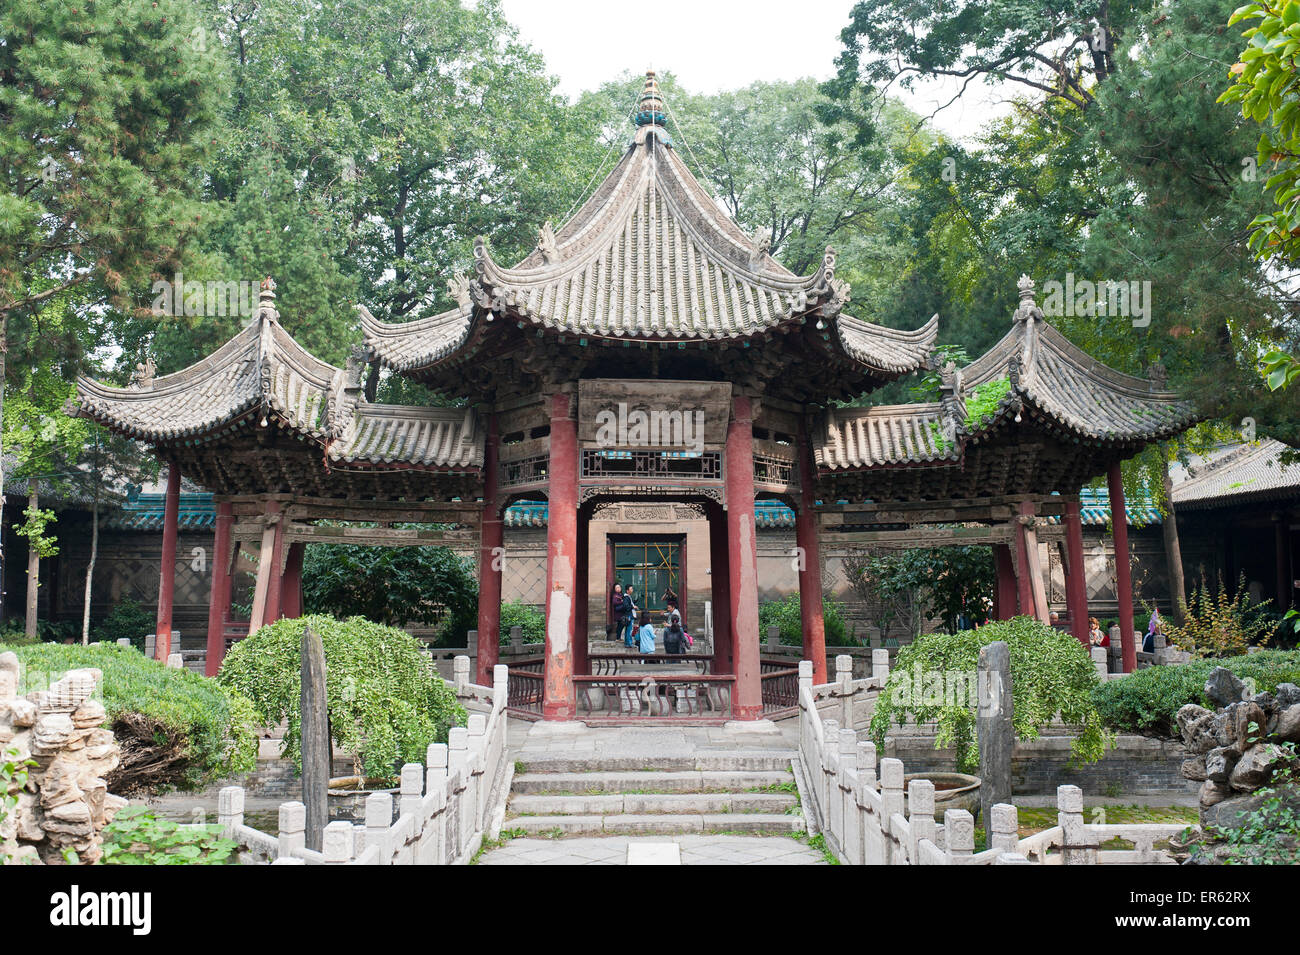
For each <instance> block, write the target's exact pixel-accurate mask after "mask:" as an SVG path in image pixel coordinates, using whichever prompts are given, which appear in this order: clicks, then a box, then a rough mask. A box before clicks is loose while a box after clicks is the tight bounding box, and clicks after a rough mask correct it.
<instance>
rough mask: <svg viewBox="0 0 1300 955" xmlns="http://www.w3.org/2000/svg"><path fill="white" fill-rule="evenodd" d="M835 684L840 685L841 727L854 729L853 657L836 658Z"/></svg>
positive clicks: (845, 654) (840, 656) (842, 655)
mask: <svg viewBox="0 0 1300 955" xmlns="http://www.w3.org/2000/svg"><path fill="white" fill-rule="evenodd" d="M835 682H836V683H838V684H839V693H840V726H843V727H845V728H847V729H852V728H853V657H851V656H849V655H848V654H847V653H841V654H838V655H837V656H836V657H835Z"/></svg>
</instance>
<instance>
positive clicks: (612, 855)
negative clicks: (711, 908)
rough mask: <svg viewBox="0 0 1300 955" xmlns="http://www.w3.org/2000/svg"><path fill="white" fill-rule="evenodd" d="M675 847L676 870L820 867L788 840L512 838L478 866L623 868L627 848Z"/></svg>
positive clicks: (813, 854)
mask: <svg viewBox="0 0 1300 955" xmlns="http://www.w3.org/2000/svg"><path fill="white" fill-rule="evenodd" d="M632 843H640V844H643V845H657V846H662V845H672V844H675V845H676V846H677V847H678V849H679V851H680V853H681V864H682V865H826V864H827V863H826V860H825V859H824V858H823V857H822V854H821V853H820V852H818V851H817V850H816V849H812V848H810V847H809V846H807V845H805V844H804V843H802V842H799V841H798V840H796V839H792V838H790V837H788V836H692V835H680V836H608V837H603V838H591V839H588V838H580V839H512V840H510V841H509V842H507V843H506V844H505V845H503V846H501V847H500V848H498V849H490V850H488V851H487V852H485V853H484V854H483V855H482V857H481V858H480V859H479V861H478V863H477V864H478V865H627V856H628V845H629V844H632Z"/></svg>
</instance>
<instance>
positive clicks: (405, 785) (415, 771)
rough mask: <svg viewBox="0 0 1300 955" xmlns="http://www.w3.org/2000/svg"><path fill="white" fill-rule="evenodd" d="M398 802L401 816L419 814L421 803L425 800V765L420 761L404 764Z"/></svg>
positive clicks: (398, 812) (398, 810) (398, 811)
mask: <svg viewBox="0 0 1300 955" xmlns="http://www.w3.org/2000/svg"><path fill="white" fill-rule="evenodd" d="M399 785H400V787H401V788H400V789H399V790H398V794H399V796H400V797H401V798H400V799H399V800H398V802H397V814H398V815H399V816H418V815H419V814H420V803H421V802H423V801H424V767H423V766H421V765H420V764H419V763H406V764H405V765H403V766H402V776H401V783H400V784H399Z"/></svg>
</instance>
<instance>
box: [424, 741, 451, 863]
mask: <svg viewBox="0 0 1300 955" xmlns="http://www.w3.org/2000/svg"><path fill="white" fill-rule="evenodd" d="M424 768H425V788H426V790H427V791H428V792H429V793H430V794H432V796H433V806H432V809H433V815H432V818H431V821H430V822H428V823H426V832H425V835H426V837H427V840H428V841H427V842H425V844H424V861H425V864H426V865H441V864H442V863H443V862H444V861H445V860H446V858H447V852H446V843H445V840H446V825H447V744H446V743H430V744H429V748H428V749H427V750H426V751H425V757H424Z"/></svg>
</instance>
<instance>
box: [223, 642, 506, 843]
mask: <svg viewBox="0 0 1300 955" xmlns="http://www.w3.org/2000/svg"><path fill="white" fill-rule="evenodd" d="M454 671H455V679H454V680H453V681H450V683H451V686H452V688H453V689H454V690H455V691H456V695H457V698H458V699H460V701H461V702H462V703H463V704H464V705H465V707H466V709H467V710H469V711H470V713H469V717H468V719H467V720H466V725H465V726H456V727H452V728H451V730H450V731H449V733H448V740H447V742H446V743H433V744H431V745H430V746H429V748H428V751H427V753H426V756H425V762H424V765H423V766H421V765H419V764H418V763H407V764H406V765H405V766H403V767H402V771H401V777H400V783H399V790H398V797H397V799H396V802H394V799H393V796H392V795H391V794H390V793H371V794H370V795H369V796H368V797H366V807H365V822H364V823H362V824H354V823H351V822H342V821H337V822H331V823H329V824H328V825H326V827H325V832H324V837H323V840H322V844H321V849H320V851H319V852H316V851H314V850H312V849H308V848H307V847H306V828H307V816H306V807H305V806H304V805H303V804H302V803H300V802H288V803H284V804H283V805H281V807H280V815H279V825H278V830H279V831H278V832H277V833H276V834H275V835H270V834H268V833H264V832H260V831H258V830H257V829H253V828H251V827H249V826H247V825H245V824H244V790H243V789H242V788H241V787H238V786H228V787H226V788H225V789H222V790H221V792H220V794H219V797H218V808H217V822H218V823H219V824H220V825H221V826H222V828H223V830H224V832H225V835H226V837H227V838H230V839H234V840H235V841H237V842H239V843H240V845H241V846H243V847H244V850H245V852H246V853H247V854H248V856H249V857H250V859H251V861H253V862H256V863H273V864H277V865H459V864H464V863H466V862H468V861H469V860H470V859H471V858H472V857H473V856H474V854H475V853H476V852H477V851H478V849H479V846H481V845H482V843H483V840H484V839H485V838H487V839H494V838H496V836H497V835H498V834H499V832H500V829H501V823H502V820H503V818H504V812H505V799H506V795H507V793H508V792H509V789H510V776H511V772H512V766H511V764H510V762H509V760H508V759H507V752H506V722H507V717H506V709H505V707H506V693H507V688H506V681H507V673H506V667H505V666H504V665H499V666H497V667H496V668H495V669H494V670H493V673H492V686H491V687H485V686H476V685H475V684H473V683H470V682H469V658H468V657H465V656H461V657H457V658H456V660H455V661H454ZM394 809H396V818H394Z"/></svg>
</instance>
